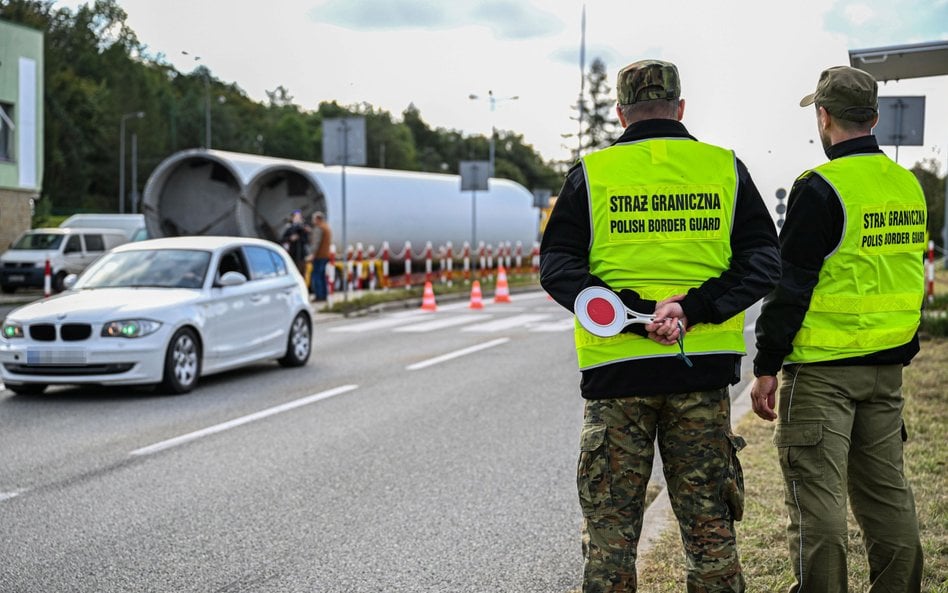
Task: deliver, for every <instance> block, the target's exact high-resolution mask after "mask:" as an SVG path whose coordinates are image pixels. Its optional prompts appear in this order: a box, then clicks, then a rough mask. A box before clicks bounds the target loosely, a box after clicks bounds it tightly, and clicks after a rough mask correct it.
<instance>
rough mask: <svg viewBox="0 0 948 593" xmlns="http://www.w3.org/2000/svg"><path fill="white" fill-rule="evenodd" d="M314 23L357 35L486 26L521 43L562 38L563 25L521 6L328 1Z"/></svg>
mask: <svg viewBox="0 0 948 593" xmlns="http://www.w3.org/2000/svg"><path fill="white" fill-rule="evenodd" d="M309 18H310V19H311V20H313V21H315V22H317V23H327V24H332V25H337V26H341V27H345V28H348V29H353V30H357V31H360V30H363V31H364V30H369V31H372V30H375V31H378V30H399V29H427V30H444V29H452V28H458V27H464V26H468V25H472V24H473V25H483V26H486V27H487V28H488V29H489V30H490V31H491V32H492V33H493V35H494V37H495V38H497V39H502V40H517V39H533V38H537V37H546V36H550V35H553V34H556V33H558V32H559V31H561V30H562V28H563V23H562V21H560V20H559V19H558V18H556V17H554V16H553V15H552V14H551V13H549V12H547V11H546V10H543V9H539V8H537V7H536V6H534V5H533V4H525V3H523V2H517V1H515V0H466V1H464V0H456V1H454V2H444V3H436V2H431V1H430V0H360V1H358V2H354V1H352V0H328V1H326V2H324V3H322V4H320V5H319V6H316V7H315V8H313V9H311V10H310V11H309Z"/></svg>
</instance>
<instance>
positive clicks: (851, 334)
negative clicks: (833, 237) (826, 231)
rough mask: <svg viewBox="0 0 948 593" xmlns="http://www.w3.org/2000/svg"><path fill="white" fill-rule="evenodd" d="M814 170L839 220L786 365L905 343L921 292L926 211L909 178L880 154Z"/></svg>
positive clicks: (916, 320) (913, 325)
mask: <svg viewBox="0 0 948 593" xmlns="http://www.w3.org/2000/svg"><path fill="white" fill-rule="evenodd" d="M813 172H814V173H816V174H817V175H819V176H820V177H822V178H823V179H825V180H826V181H827V183H829V184H830V186H831V187H832V188H833V190H834V191H835V192H836V195H837V196H838V197H839V199H840V201H841V202H842V206H843V211H844V213H845V223H844V228H843V236H842V238H841V239H840V243H839V246H838V247H837V248H836V250H835V251H833V252H832V253H830V254H829V255H828V256H827V257H826V259H825V260H824V261H823V267H822V268H821V269H820V275H819V280H818V281H817V284H816V287H815V288H814V289H813V296H812V298H811V300H810V307H809V309H808V310H807V313H806V316H805V317H804V318H803V324H802V326H801V327H800V330H799V331H798V332H797V335H796V337H795V338H794V340H793V351H792V352H791V353H790V355H789V356H788V357H787V361H788V362H821V361H829V360H840V359H843V358H852V357H855V356H864V355H866V354H871V353H873V352H879V351H881V350H887V349H889V348H895V347H897V346H901V345H903V344H905V343H907V342H908V341H910V340H911V339H912V336H914V335H915V331H916V330H917V329H918V324H919V320H920V317H921V306H922V298H923V296H924V293H925V268H924V265H923V263H922V256H923V255H924V253H925V247H926V237H925V229H926V217H927V213H928V210H927V206H926V204H925V196H924V194H923V193H922V188H921V186H920V185H919V184H918V181H917V180H916V179H915V175H913V174H912V173H911V172H910V171H907V170H906V169H904V168H902V167H900V166H899V165H897V164H896V163H894V162H893V161H892V160H891V159H889V157H887V156H886V155H884V154H869V155H855V156H849V157H842V158H838V159H835V160H832V161H830V162H828V163H826V164H824V165H821V166H819V167H816V168H815V169H813ZM804 175H805V174H804Z"/></svg>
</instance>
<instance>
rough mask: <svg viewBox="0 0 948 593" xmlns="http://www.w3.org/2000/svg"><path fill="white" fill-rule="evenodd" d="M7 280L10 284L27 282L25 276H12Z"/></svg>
mask: <svg viewBox="0 0 948 593" xmlns="http://www.w3.org/2000/svg"><path fill="white" fill-rule="evenodd" d="M7 279H8V280H9V281H10V282H23V281H25V280H26V276H24V275H23V274H10V275H9V276H7Z"/></svg>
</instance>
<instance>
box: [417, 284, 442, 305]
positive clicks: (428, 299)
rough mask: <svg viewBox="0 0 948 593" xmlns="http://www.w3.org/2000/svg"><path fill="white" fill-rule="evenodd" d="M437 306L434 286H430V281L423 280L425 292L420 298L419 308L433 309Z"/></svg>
mask: <svg viewBox="0 0 948 593" xmlns="http://www.w3.org/2000/svg"><path fill="white" fill-rule="evenodd" d="M437 308H438V305H436V304H435V296H434V288H432V287H431V282H425V294H424V295H423V296H422V298H421V310H422V311H435V310H437Z"/></svg>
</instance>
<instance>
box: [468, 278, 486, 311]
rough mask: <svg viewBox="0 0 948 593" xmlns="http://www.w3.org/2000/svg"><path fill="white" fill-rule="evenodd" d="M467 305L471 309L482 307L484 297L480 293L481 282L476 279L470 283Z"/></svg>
mask: <svg viewBox="0 0 948 593" xmlns="http://www.w3.org/2000/svg"><path fill="white" fill-rule="evenodd" d="M468 307H470V308H471V309H483V308H484V297H483V295H482V294H481V283H480V282H479V281H478V280H475V281H474V284H472V285H471V304H470V305H468Z"/></svg>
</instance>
